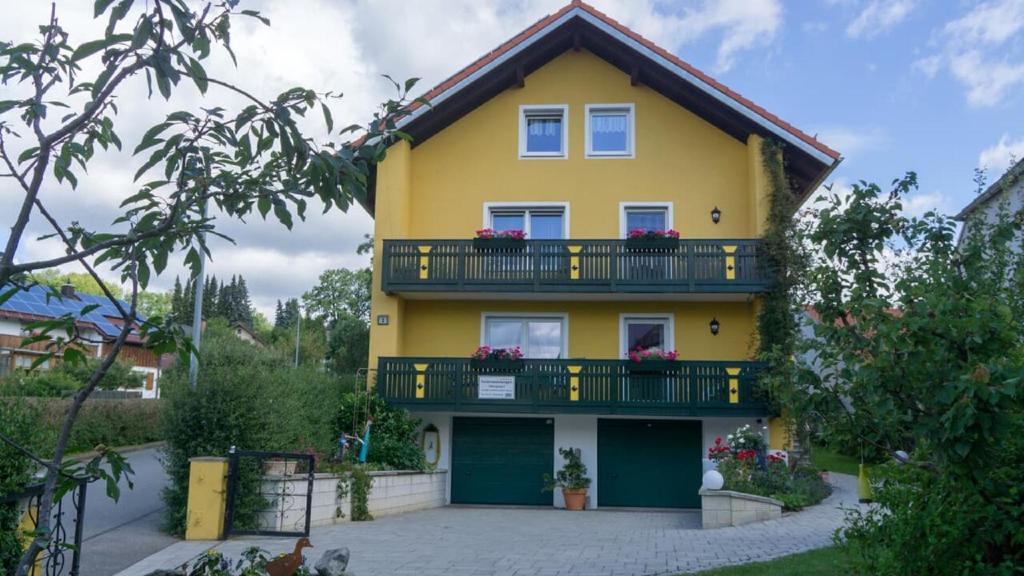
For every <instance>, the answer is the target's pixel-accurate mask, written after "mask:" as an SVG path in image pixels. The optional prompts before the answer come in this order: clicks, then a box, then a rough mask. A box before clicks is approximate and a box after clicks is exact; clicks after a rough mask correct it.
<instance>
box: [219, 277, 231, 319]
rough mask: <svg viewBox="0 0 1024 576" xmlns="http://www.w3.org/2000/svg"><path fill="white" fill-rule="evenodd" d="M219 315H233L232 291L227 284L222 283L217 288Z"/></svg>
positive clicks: (223, 316) (222, 316)
mask: <svg viewBox="0 0 1024 576" xmlns="http://www.w3.org/2000/svg"><path fill="white" fill-rule="evenodd" d="M217 316H220V317H221V318H230V317H231V292H230V287H229V286H228V285H227V284H224V283H222V284H221V285H220V287H219V288H218V290H217Z"/></svg>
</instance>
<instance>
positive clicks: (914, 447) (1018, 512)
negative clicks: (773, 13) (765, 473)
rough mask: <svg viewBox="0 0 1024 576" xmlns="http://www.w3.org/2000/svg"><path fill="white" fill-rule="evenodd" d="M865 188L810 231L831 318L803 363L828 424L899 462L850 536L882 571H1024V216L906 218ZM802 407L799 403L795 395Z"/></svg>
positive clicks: (817, 296)
mask: <svg viewBox="0 0 1024 576" xmlns="http://www.w3.org/2000/svg"><path fill="white" fill-rule="evenodd" d="M915 188H916V176H915V175H914V174H912V173H911V174H908V175H907V176H906V177H904V178H902V179H899V180H896V181H895V182H894V183H893V186H892V188H891V189H890V190H889V191H888V192H883V191H882V189H881V188H880V187H879V186H877V185H875V184H869V183H865V182H861V183H858V184H857V185H855V186H854V187H853V189H852V191H851V192H850V193H849V194H848V195H845V196H840V195H839V194H835V193H832V194H829V195H828V196H826V197H825V198H823V199H822V201H821V202H822V206H821V207H820V208H819V209H818V210H816V214H815V215H816V223H815V224H814V225H813V226H812V228H811V230H810V232H809V235H808V240H809V242H810V243H811V244H812V245H813V246H815V247H816V248H817V249H818V253H817V255H816V261H815V262H814V264H813V266H812V267H811V270H810V274H809V292H810V298H811V302H812V303H813V305H814V307H815V309H816V310H817V312H818V313H819V314H820V316H821V321H820V322H819V323H817V324H816V325H815V328H814V338H812V339H810V340H808V341H806V342H803V343H802V344H801V345H802V347H803V348H804V349H805V350H807V351H809V352H812V353H813V354H811V355H808V356H805V358H813V360H812V361H809V362H805V363H802V364H800V365H798V366H796V367H795V368H794V370H793V372H792V374H793V375H794V377H795V378H798V379H799V383H800V385H799V386H798V387H797V388H801V387H802V388H803V390H804V392H805V393H804V394H803V395H802V396H803V398H804V401H805V402H808V403H809V404H811V405H812V406H813V408H814V409H816V410H817V413H818V414H819V415H820V416H821V417H822V418H823V420H824V422H823V425H824V427H825V429H826V432H829V433H833V432H835V431H840V432H841V433H844V434H849V435H851V436H853V437H855V438H857V439H859V441H860V442H862V443H863V444H865V445H868V446H871V447H874V448H875V449H877V450H879V451H881V452H883V453H885V454H888V455H890V456H891V462H894V463H893V464H888V465H885V466H881V467H878V468H877V470H878V471H879V473H880V475H881V477H880V478H879V480H878V482H879V484H878V486H877V489H876V493H875V494H876V499H877V501H878V503H879V506H878V507H876V508H871V509H869V510H867V511H863V512H861V511H857V510H854V511H851V512H850V516H849V524H848V526H847V527H846V528H844V529H843V530H841V532H840V535H841V538H840V540H841V541H842V542H843V543H844V546H845V547H846V548H847V549H848V550H850V551H852V552H854V553H855V556H856V558H857V559H858V561H859V562H860V563H861V568H863V569H864V571H865V572H866V573H871V574H1011V573H1017V572H1015V570H1017V569H1019V567H1020V566H1021V565H1024V541H1022V540H1021V538H1020V535H1021V534H1022V533H1024V490H1022V489H1021V486H1024V467H1021V466H1020V461H1021V459H1022V458H1024V442H1022V438H1024V383H1022V378H1024V351H1022V342H1024V323H1022V322H1021V321H1020V318H1021V314H1022V313H1024V265H1022V264H1024V262H1022V258H1024V256H1022V255H1021V254H1019V253H1015V252H1014V251H1013V250H1011V249H1010V242H1012V239H1013V237H1014V235H1015V234H1019V233H1020V224H1019V221H1015V219H1014V218H1013V217H1012V216H1011V215H1009V214H1008V213H1006V212H1005V211H1004V213H1003V214H1002V215H1001V217H1000V218H999V222H998V223H996V224H994V225H992V226H986V225H983V224H982V223H981V222H978V223H976V224H978V226H976V227H975V229H976V232H974V233H972V234H971V235H970V236H969V237H968V238H966V239H965V241H964V243H963V244H962V245H960V246H959V247H958V245H957V242H956V234H955V230H956V227H955V223H954V222H952V221H951V220H950V219H948V218H945V217H943V216H940V215H938V214H935V213H928V214H926V215H924V216H923V217H920V218H908V217H907V216H905V215H903V212H902V198H903V197H904V196H905V195H906V194H907V193H908V192H910V191H912V190H914V189H915ZM792 400H793V401H799V399H797V398H795V397H794V398H793V399H792Z"/></svg>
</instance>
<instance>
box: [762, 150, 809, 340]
mask: <svg viewBox="0 0 1024 576" xmlns="http://www.w3.org/2000/svg"><path fill="white" fill-rule="evenodd" d="M761 159H762V163H763V166H764V171H765V174H766V176H767V182H768V200H769V204H770V206H769V210H768V222H767V227H766V230H765V234H764V239H763V240H764V252H763V254H762V256H763V257H762V258H761V259H760V260H761V261H762V262H763V265H764V266H765V267H766V269H767V271H768V273H769V275H770V276H771V278H772V280H773V282H772V286H771V288H770V289H769V291H768V292H767V293H765V294H764V296H763V298H762V306H761V312H760V314H759V315H758V317H757V329H758V334H759V340H758V355H759V356H761V357H765V356H766V355H770V356H778V357H781V358H788V357H790V356H792V355H793V352H794V351H795V347H796V331H797V320H796V314H797V312H798V310H797V307H796V305H795V304H794V297H793V293H794V290H795V289H796V286H797V282H798V277H799V270H800V268H801V266H802V259H801V258H800V252H799V250H798V249H797V244H798V240H797V237H796V232H797V231H796V224H795V220H794V218H793V212H794V211H795V209H796V199H795V198H794V196H793V193H792V192H791V191H790V187H789V182H788V180H787V179H786V169H785V164H784V163H783V156H782V144H780V143H779V142H778V141H777V140H773V139H768V138H766V139H765V140H764V141H762V144H761Z"/></svg>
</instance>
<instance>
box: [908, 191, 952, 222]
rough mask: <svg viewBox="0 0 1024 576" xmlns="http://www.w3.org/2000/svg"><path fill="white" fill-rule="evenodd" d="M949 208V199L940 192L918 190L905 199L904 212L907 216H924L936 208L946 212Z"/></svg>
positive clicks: (938, 210) (940, 211)
mask: <svg viewBox="0 0 1024 576" xmlns="http://www.w3.org/2000/svg"><path fill="white" fill-rule="evenodd" d="M948 209H949V199H948V198H946V196H945V195H944V194H942V193H940V192H916V193H914V194H911V195H910V196H907V197H906V198H904V199H903V213H904V214H905V215H907V216H923V215H924V214H925V213H926V212H928V211H930V210H934V211H936V212H939V213H945V212H947V211H948Z"/></svg>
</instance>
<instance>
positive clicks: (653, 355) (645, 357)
mask: <svg viewBox="0 0 1024 576" xmlns="http://www.w3.org/2000/svg"><path fill="white" fill-rule="evenodd" d="M628 356H629V361H630V362H647V361H652V360H668V361H675V360H679V352H676V351H675V350H668V351H666V350H662V349H660V348H640V347H637V348H634V349H632V350H630V351H629V355H628Z"/></svg>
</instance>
